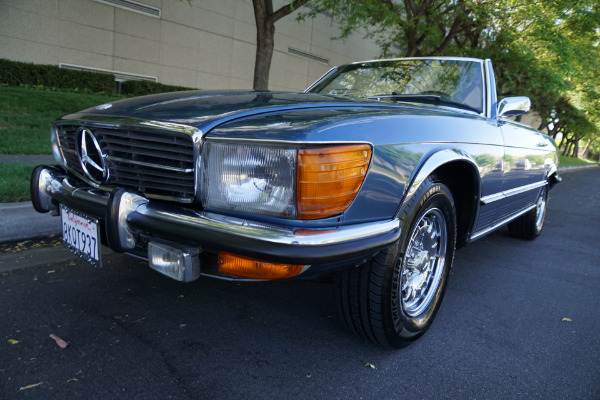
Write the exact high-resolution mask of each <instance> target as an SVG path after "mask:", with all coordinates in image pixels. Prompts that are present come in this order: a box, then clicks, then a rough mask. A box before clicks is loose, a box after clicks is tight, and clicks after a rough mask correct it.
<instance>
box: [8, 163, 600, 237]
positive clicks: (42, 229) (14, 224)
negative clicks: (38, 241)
mask: <svg viewBox="0 0 600 400" xmlns="http://www.w3.org/2000/svg"><path fill="white" fill-rule="evenodd" d="M0 163H23V164H31V165H37V164H54V158H53V157H52V156H46V155H43V156H39V155H38V156H36V155H31V156H30V155H7V154H0ZM597 167H598V165H584V166H576V167H560V168H559V169H558V171H559V172H561V173H562V172H568V171H575V170H579V169H584V168H597ZM0 221H2V224H1V225H0V243H5V242H12V241H17V240H25V239H35V238H40V237H46V236H48V235H52V234H59V233H60V232H61V222H60V218H59V217H53V216H51V215H50V213H46V214H40V213H38V212H36V211H35V210H34V209H33V206H32V205H31V202H30V201H23V202H19V203H1V204H0Z"/></svg>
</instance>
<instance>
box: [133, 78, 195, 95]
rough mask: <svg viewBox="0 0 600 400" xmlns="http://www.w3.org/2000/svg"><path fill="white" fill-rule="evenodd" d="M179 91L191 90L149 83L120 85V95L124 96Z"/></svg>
mask: <svg viewBox="0 0 600 400" xmlns="http://www.w3.org/2000/svg"><path fill="white" fill-rule="evenodd" d="M181 90H192V89H191V88H187V87H183V86H171V85H164V84H162V83H156V82H150V81H125V82H123V83H121V94H124V95H125V96H143V95H146V94H154V93H166V92H179V91H181Z"/></svg>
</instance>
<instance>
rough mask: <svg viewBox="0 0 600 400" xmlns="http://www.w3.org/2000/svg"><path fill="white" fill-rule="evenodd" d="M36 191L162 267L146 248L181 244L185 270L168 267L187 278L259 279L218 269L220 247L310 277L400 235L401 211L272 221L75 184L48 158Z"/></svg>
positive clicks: (44, 205) (37, 174) (38, 205)
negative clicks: (363, 219) (389, 216)
mask: <svg viewBox="0 0 600 400" xmlns="http://www.w3.org/2000/svg"><path fill="white" fill-rule="evenodd" d="M31 197H32V203H33V206H34V208H35V210H36V211H38V212H41V213H45V212H49V211H51V212H52V213H53V214H54V215H60V212H59V204H62V205H63V206H66V207H68V208H70V209H73V210H76V211H78V212H81V213H84V214H86V215H88V216H90V217H93V218H96V219H98V220H99V221H100V223H102V222H103V226H101V231H104V233H103V235H102V236H103V237H104V240H105V242H106V244H107V245H108V246H109V247H110V248H111V249H112V250H113V251H116V252H127V253H131V254H135V255H137V256H142V257H145V258H147V259H148V260H149V262H150V266H151V267H152V268H154V269H157V270H159V269H158V268H155V266H153V262H152V257H149V256H148V251H149V249H156V248H161V246H163V247H164V246H166V247H167V248H169V249H175V250H177V251H179V252H180V253H179V255H180V260H181V261H180V264H181V266H180V270H179V271H178V273H177V274H168V273H167V274H166V275H168V276H170V277H172V278H174V279H178V280H181V281H185V282H188V281H193V280H195V279H197V278H198V277H199V276H200V275H201V274H205V275H212V276H218V277H223V278H231V279H236V278H237V279H239V278H240V277H241V278H242V279H244V278H252V279H261V278H260V277H261V276H262V275H260V273H259V274H258V275H253V274H249V275H247V276H244V275H237V276H229V275H228V274H227V273H225V274H224V273H222V272H219V271H220V268H219V263H221V262H222V258H221V256H220V254H221V252H227V253H228V254H229V253H231V254H234V255H239V256H240V257H243V258H244V257H245V258H251V259H253V260H255V261H257V263H255V264H254V267H253V268H255V269H256V268H261V265H271V266H272V265H276V266H277V265H279V264H281V265H282V267H287V266H288V265H293V266H298V267H300V268H299V269H297V272H296V273H294V276H302V277H310V276H317V275H321V274H323V273H327V272H330V271H334V270H338V269H341V268H343V267H351V266H354V265H357V264H358V263H360V262H361V261H362V260H364V259H365V258H366V257H369V256H371V255H372V254H373V253H375V252H376V251H378V250H380V249H382V248H384V247H386V246H388V245H390V244H391V243H393V242H394V241H396V240H397V239H398V238H399V236H400V225H399V221H398V220H397V219H393V220H388V221H377V222H369V223H363V224H354V225H348V226H337V227H329V228H319V229H306V228H297V227H290V226H284V225H274V224H269V223H263V222H257V221H254V220H249V219H244V218H240V217H233V216H227V215H223V214H218V213H214V212H207V211H195V210H192V209H188V208H184V207H180V206H177V205H173V204H166V203H161V202H158V201H154V200H149V199H147V198H145V197H143V196H141V195H139V194H136V193H133V192H128V191H126V190H124V189H118V190H115V191H113V192H107V191H104V190H99V189H96V188H93V187H81V186H74V185H72V184H71V183H70V181H69V178H68V177H67V173H66V172H65V171H64V170H62V169H60V168H57V167H50V166H43V165H41V166H38V167H36V168H35V169H34V171H33V174H32V179H31ZM144 252H146V253H145V254H144ZM205 254H208V255H206V256H205ZM217 254H219V256H218V257H215V255H217ZM211 255H212V256H211ZM207 261H208V262H207ZM159 272H163V273H165V272H164V271H160V270H159ZM284 277H288V276H284ZM262 279H265V278H262Z"/></svg>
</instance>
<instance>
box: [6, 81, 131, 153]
mask: <svg viewBox="0 0 600 400" xmlns="http://www.w3.org/2000/svg"><path fill="white" fill-rule="evenodd" d="M121 98H122V97H118V96H105V95H99V94H87V93H77V92H66V91H52V90H48V89H44V88H39V89H38V88H27V87H8V86H0V154H52V153H51V149H50V126H51V125H52V122H53V121H54V120H56V119H58V118H60V117H62V116H63V115H66V114H69V113H74V112H76V111H79V110H83V109H86V108H89V107H93V106H96V105H100V104H104V103H108V102H111V101H114V100H116V99H121Z"/></svg>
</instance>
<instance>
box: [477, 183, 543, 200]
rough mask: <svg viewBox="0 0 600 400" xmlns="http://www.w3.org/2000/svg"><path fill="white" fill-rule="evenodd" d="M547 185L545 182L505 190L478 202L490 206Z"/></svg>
mask: <svg viewBox="0 0 600 400" xmlns="http://www.w3.org/2000/svg"><path fill="white" fill-rule="evenodd" d="M547 184H548V182H547V181H540V182H536V183H531V184H529V185H525V186H520V187H518V188H514V189H510V190H507V191H504V192H500V193H494V194H491V195H488V196H484V197H482V198H481V200H480V201H481V204H482V205H486V204H490V203H493V202H495V201H498V200H502V199H506V198H507V197H510V196H514V195H517V194H521V193H525V192H528V191H530V190H534V189H538V188H541V187H543V186H546V185H547Z"/></svg>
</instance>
